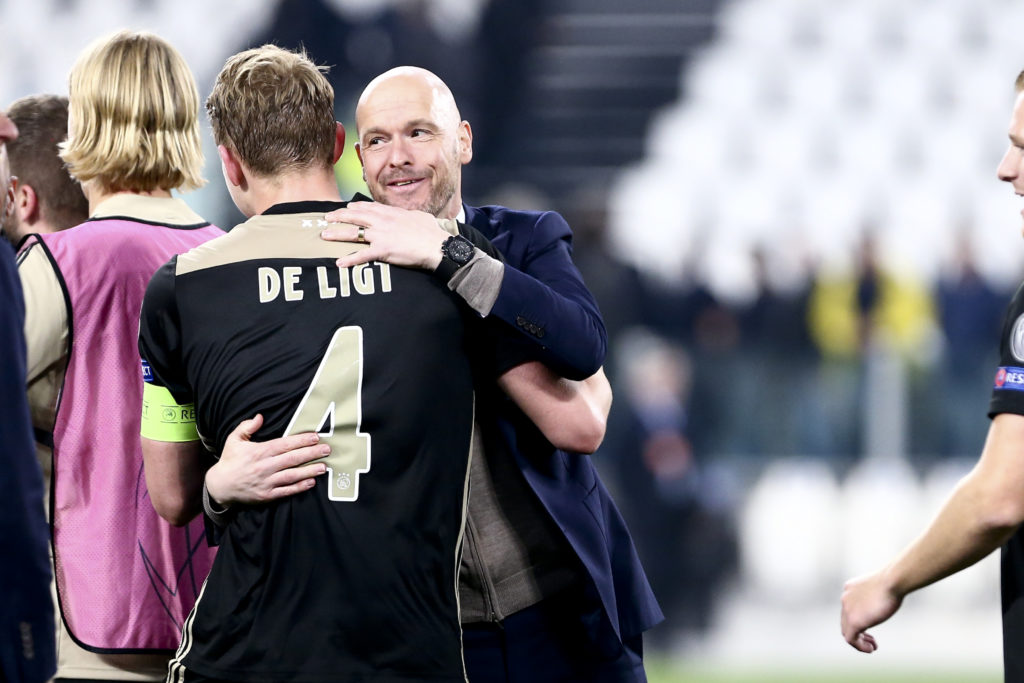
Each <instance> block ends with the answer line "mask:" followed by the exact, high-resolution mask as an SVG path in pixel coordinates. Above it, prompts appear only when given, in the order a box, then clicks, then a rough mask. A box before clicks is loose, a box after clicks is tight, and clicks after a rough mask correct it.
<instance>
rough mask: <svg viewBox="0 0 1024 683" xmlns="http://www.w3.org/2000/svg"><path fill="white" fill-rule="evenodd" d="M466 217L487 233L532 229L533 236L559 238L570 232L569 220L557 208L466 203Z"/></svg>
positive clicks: (496, 233) (492, 235) (492, 234)
mask: <svg viewBox="0 0 1024 683" xmlns="http://www.w3.org/2000/svg"><path fill="white" fill-rule="evenodd" d="M466 220H467V222H469V223H471V224H472V225H473V226H474V227H476V228H477V229H478V230H480V231H482V232H483V233H484V234H485V235H488V236H489V237H492V238H493V237H494V236H496V235H498V234H500V233H502V232H514V233H515V232H524V231H529V232H530V233H534V237H533V238H532V239H537V238H539V237H540V236H546V237H550V238H561V237H565V236H568V235H571V230H570V228H569V224H568V223H567V222H566V220H565V219H564V218H563V217H562V215H561V214H560V213H558V212H557V211H536V210H531V209H512V208H509V207H507V206H500V205H497V204H491V205H487V206H480V207H472V206H468V205H467V207H466Z"/></svg>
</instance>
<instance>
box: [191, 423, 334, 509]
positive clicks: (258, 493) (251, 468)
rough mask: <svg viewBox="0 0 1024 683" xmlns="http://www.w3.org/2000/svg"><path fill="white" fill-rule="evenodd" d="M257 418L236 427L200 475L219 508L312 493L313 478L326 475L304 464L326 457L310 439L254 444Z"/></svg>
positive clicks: (286, 438) (327, 448) (303, 436)
mask: <svg viewBox="0 0 1024 683" xmlns="http://www.w3.org/2000/svg"><path fill="white" fill-rule="evenodd" d="M262 426H263V416H262V415H256V417H254V418H252V419H251V420H245V421H243V422H241V423H240V424H239V425H238V426H237V427H235V431H233V432H231V434H230V435H229V436H228V438H227V441H225V443H224V451H223V452H222V453H221V456H220V460H218V461H217V464H215V465H214V466H213V467H211V468H210V469H209V470H208V471H207V472H206V488H207V490H208V491H209V492H210V496H211V497H212V498H214V499H215V500H216V501H217V502H218V503H220V504H222V505H229V504H231V503H265V502H267V501H271V500H276V499H278V498H284V497H286V496H291V495H294V494H296V493H299V492H301V491H306V490H308V489H311V488H313V485H314V484H315V483H316V481H315V479H314V478H315V477H318V476H319V475H321V474H323V473H324V472H326V471H327V466H326V465H324V464H323V463H322V462H316V463H313V462H310V461H312V460H317V459H319V458H323V457H324V456H326V455H327V454H329V453H330V452H331V448H330V446H328V445H327V444H321V443H320V442H319V441H320V436H319V435H318V434H314V433H306V434H293V435H291V436H284V437H281V438H279V439H273V440H271V441H263V442H255V441H253V440H252V435H253V434H255V433H256V432H257V431H258V430H259V428H260V427H262Z"/></svg>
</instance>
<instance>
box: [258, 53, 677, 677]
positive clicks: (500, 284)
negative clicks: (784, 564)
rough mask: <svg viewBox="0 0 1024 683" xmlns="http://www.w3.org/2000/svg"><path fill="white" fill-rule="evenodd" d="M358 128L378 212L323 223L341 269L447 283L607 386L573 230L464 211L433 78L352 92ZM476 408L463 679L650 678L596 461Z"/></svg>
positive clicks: (622, 534)
mask: <svg viewBox="0 0 1024 683" xmlns="http://www.w3.org/2000/svg"><path fill="white" fill-rule="evenodd" d="M356 125H357V127H358V135H359V142H358V144H357V146H356V151H357V153H358V154H359V157H360V160H361V162H362V164H363V169H364V177H365V179H366V181H367V185H368V187H369V188H370V193H371V194H372V195H373V198H374V199H375V200H377V202H380V203H379V204H367V203H353V204H350V205H349V206H348V207H347V208H345V209H341V210H339V211H333V212H331V213H329V214H327V218H328V220H330V221H333V222H340V223H344V224H347V225H337V226H334V227H332V228H329V229H328V230H325V231H324V237H325V238H326V239H331V240H348V241H354V240H358V239H360V238H361V239H364V240H365V241H366V242H367V243H369V248H367V249H365V250H362V251H359V252H356V253H355V254H353V255H351V256H348V257H344V258H342V259H339V261H338V265H339V266H342V267H352V266H355V265H357V264H360V263H365V262H369V261H374V260H376V261H383V262H387V263H391V264H394V265H402V266H410V267H418V268H424V269H428V270H434V269H437V272H440V271H442V270H443V271H446V272H445V276H446V279H448V287H449V288H450V289H452V290H453V291H454V292H455V293H456V294H457V295H458V296H460V297H462V298H464V299H465V300H466V302H467V303H468V304H469V305H470V306H471V307H472V308H473V309H474V310H475V311H476V312H477V313H478V314H479V315H481V316H484V317H489V318H491V319H493V320H500V321H504V323H507V325H508V326H509V328H510V329H511V330H514V331H516V333H517V336H518V339H519V340H520V343H522V344H527V345H529V346H531V347H533V349H534V351H533V352H534V353H536V354H538V357H539V358H540V359H541V360H542V361H543V362H544V363H545V364H546V365H547V366H548V367H549V368H550V370H551V371H554V372H555V373H558V374H560V375H561V376H563V377H565V378H568V379H571V380H583V383H584V384H587V383H591V382H602V383H603V382H605V380H604V376H603V372H602V371H601V370H600V368H601V364H602V362H603V360H604V356H605V349H606V346H607V336H606V334H605V329H604V325H603V323H602V321H601V317H600V313H599V312H598V310H597V305H596V303H595V302H594V300H593V297H592V296H591V294H590V292H589V291H588V290H587V289H586V286H585V285H584V284H583V280H582V278H581V277H580V275H579V272H578V271H577V270H576V267H575V266H574V265H573V263H572V254H571V239H572V233H571V231H570V229H569V226H568V225H567V224H566V223H565V221H564V219H562V217H561V216H559V215H558V214H557V213H554V212H537V211H516V210H513V209H508V208H505V207H501V206H486V207H479V208H477V207H471V206H467V205H464V204H463V202H462V182H461V173H462V166H463V165H464V164H466V163H469V161H470V160H471V159H472V154H473V150H472V139H473V138H472V130H471V128H470V125H469V123H468V122H466V121H463V120H461V117H460V115H459V110H458V107H457V105H456V103H455V100H454V98H453V96H452V94H451V91H450V90H449V89H448V87H447V86H446V85H445V84H444V82H443V81H441V80H440V79H439V78H438V77H437V76H436V75H434V74H433V73H431V72H429V71H425V70H423V69H419V68H415V67H399V68H396V69H393V70H391V71H388V72H385V73H384V74H382V75H381V76H379V77H377V78H376V79H374V80H373V81H372V82H371V83H370V84H369V85H368V86H367V87H366V89H365V90H364V91H363V94H362V96H361V97H360V100H359V103H358V106H357V109H356ZM407 210H413V211H420V212H425V213H426V214H429V215H424V216H421V217H420V219H412V218H410V216H409V212H408V211H407ZM433 217H437V218H447V219H452V218H454V219H457V220H458V221H459V222H461V223H465V224H466V225H469V226H472V227H474V228H476V229H477V230H479V231H480V232H481V233H483V235H484V236H485V237H487V238H489V239H490V240H492V241H493V243H494V246H495V247H497V248H498V250H499V251H501V254H502V256H503V257H504V262H502V261H501V260H499V259H496V258H493V257H491V256H488V255H486V254H483V253H481V252H479V251H478V252H477V253H476V254H474V255H473V257H472V258H470V259H469V260H463V261H461V262H452V260H451V259H450V258H448V257H447V256H445V258H442V254H446V253H447V252H443V250H442V245H443V244H444V243H445V242H446V240H447V239H448V237H449V236H448V235H447V233H445V232H444V231H443V230H441V229H440V228H438V226H437V223H436V222H435V221H434V220H433ZM439 262H440V266H439V265H438V264H439ZM595 373H596V374H595ZM479 410H480V413H481V414H480V415H479V416H478V420H479V421H480V422H481V424H482V425H483V430H482V435H483V439H484V444H483V449H482V450H480V449H475V450H474V458H473V464H472V467H471V479H472V481H471V488H472V491H473V493H472V495H471V496H470V501H469V520H468V524H467V533H466V540H465V550H464V552H463V565H462V569H461V571H460V574H459V584H460V587H459V593H460V604H461V610H462V612H461V619H462V629H463V648H464V656H465V662H466V669H467V673H468V677H469V680H470V681H471V682H472V683H482V682H487V681H523V682H524V683H525V682H529V683H536V682H540V681H582V680H586V681H645V680H646V674H645V672H644V667H643V657H642V633H643V631H645V630H647V629H648V628H650V627H651V626H653V625H654V624H656V623H658V622H659V621H661V619H662V615H661V610H660V608H659V607H658V604H657V602H656V600H655V599H654V595H653V593H652V592H651V589H650V586H649V584H648V582H647V578H646V576H645V575H644V573H643V569H642V567H641V566H640V561H639V558H638V557H637V555H636V550H635V549H634V547H633V542H632V540H631V538H630V536H629V532H628V531H627V529H626V527H625V523H624V522H623V520H622V518H621V515H620V514H619V512H618V510H617V509H616V507H615V505H614V503H613V502H612V500H611V497H610V495H609V494H608V492H607V490H606V489H605V487H604V485H603V484H602V483H601V481H600V479H599V477H598V476H597V472H596V470H595V469H594V466H593V464H592V462H591V461H590V459H589V458H587V457H585V456H582V455H572V454H569V453H566V452H564V451H561V450H558V449H557V448H556V447H555V446H553V445H552V444H551V443H550V442H549V441H548V440H547V438H545V436H544V434H543V433H541V432H540V431H539V429H538V427H537V426H536V425H535V424H533V423H532V422H531V421H530V419H529V418H528V417H526V415H524V414H523V413H522V412H521V411H520V410H519V408H517V407H516V406H514V405H512V403H511V402H510V401H508V400H499V401H498V402H497V403H494V404H490V405H487V404H483V405H481V406H480V407H479ZM595 447H596V445H595ZM262 448H268V446H266V445H264V446H262ZM269 455H273V454H272V453H269Z"/></svg>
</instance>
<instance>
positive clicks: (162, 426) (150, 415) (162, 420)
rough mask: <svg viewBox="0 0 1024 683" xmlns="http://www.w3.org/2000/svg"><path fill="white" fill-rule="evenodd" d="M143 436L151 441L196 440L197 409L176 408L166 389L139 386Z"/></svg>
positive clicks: (147, 384)
mask: <svg viewBox="0 0 1024 683" xmlns="http://www.w3.org/2000/svg"><path fill="white" fill-rule="evenodd" d="M142 436H144V437H146V438H147V439H152V440H154V441H171V442H175V443H178V442H182V441H197V440H198V439H199V431H198V430H197V429H196V407H195V404H193V403H187V404H185V405H178V402H177V401H175V400H174V397H173V396H171V392H170V391H168V390H167V389H166V388H165V387H160V386H157V385H155V384H150V383H149V382H146V383H145V384H143V385H142Z"/></svg>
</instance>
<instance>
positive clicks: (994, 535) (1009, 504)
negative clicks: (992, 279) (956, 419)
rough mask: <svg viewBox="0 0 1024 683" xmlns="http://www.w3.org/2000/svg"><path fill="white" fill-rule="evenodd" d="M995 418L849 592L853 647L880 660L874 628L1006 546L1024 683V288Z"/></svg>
mask: <svg viewBox="0 0 1024 683" xmlns="http://www.w3.org/2000/svg"><path fill="white" fill-rule="evenodd" d="M1015 87H1016V93H1017V96H1016V100H1015V102H1014V106H1013V114H1012V116H1011V119H1010V127H1009V138H1010V145H1009V147H1008V149H1007V150H1006V153H1005V154H1004V155H1003V159H1002V161H1001V162H1000V163H999V168H998V171H997V173H998V176H999V179H1000V180H1002V181H1004V182H1007V183H1009V184H1010V185H1011V186H1012V188H1013V191H1014V193H1015V194H1017V195H1018V196H1024V71H1022V72H1021V73H1020V74H1019V75H1018V76H1017V80H1016V84H1015ZM1022 215H1024V212H1022ZM988 413H989V417H990V418H992V422H991V424H990V425H989V430H988V436H987V438H986V440H985V445H984V448H983V449H982V452H981V457H980V458H979V460H978V463H977V464H976V465H975V467H974V469H973V470H972V471H971V472H970V473H968V474H967V475H966V476H965V477H964V478H963V479H961V480H960V482H959V484H958V485H957V487H956V488H955V489H954V491H953V493H952V495H951V496H950V498H949V499H948V500H947V501H946V503H945V504H944V505H943V507H942V508H941V509H940V510H939V512H938V513H937V515H936V516H935V518H934V519H933V520H932V522H931V524H930V525H929V526H928V528H927V529H926V530H925V532H924V533H923V534H922V535H921V536H920V537H919V538H918V539H917V540H915V541H914V542H913V543H911V544H910V545H909V546H907V548H906V549H905V550H904V551H903V552H901V553H900V554H899V555H898V556H897V557H896V558H895V559H893V560H892V561H891V562H890V563H889V564H887V565H886V566H885V567H882V568H881V569H879V570H878V571H876V572H874V573H872V574H868V575H865V576H861V577H858V578H856V579H852V580H850V581H848V582H847V583H846V585H845V587H844V588H843V595H842V612H841V615H840V627H841V629H842V633H843V637H844V638H845V639H846V641H847V642H848V643H849V644H850V645H851V646H853V647H854V648H856V649H857V650H860V651H861V652H874V651H875V650H876V649H877V648H878V642H877V640H876V639H875V637H874V636H873V635H871V634H870V633H868V632H867V629H869V628H871V627H873V626H875V625H877V624H880V623H882V622H884V621H885V620H887V619H888V618H890V617H891V616H892V615H893V614H895V613H896V611H897V610H898V609H899V608H900V605H901V604H902V602H903V599H904V597H906V596H907V595H908V594H909V593H911V592H913V591H915V590H917V589H919V588H923V587H925V586H927V585H929V584H932V583H934V582H936V581H939V580H940V579H943V578H945V577H947V576H949V575H951V574H954V573H956V572H958V571H960V570H961V569H965V568H966V567H969V566H971V565H973V564H974V563H975V562H977V561H978V560H980V559H982V558H984V557H985V556H986V555H988V554H989V553H990V552H992V551H993V550H995V549H996V548H999V547H1002V571H1001V573H1002V605H1003V669H1004V677H1005V680H1006V681H1008V682H1011V683H1019V682H1021V681H1024V649H1022V648H1021V643H1022V642H1024V535H1022V533H1021V530H1020V525H1021V523H1022V522H1024V459H1022V458H1021V453H1022V452H1024V286H1021V287H1020V288H1019V289H1018V290H1017V293H1016V294H1015V295H1014V297H1013V300H1012V301H1011V302H1010V306H1009V308H1008V309H1007V313H1006V317H1005V319H1004V324H1003V330H1002V336H1001V343H1000V361H999V368H998V369H997V371H996V375H995V383H994V387H993V390H992V398H991V401H990V403H989V411H988Z"/></svg>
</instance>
